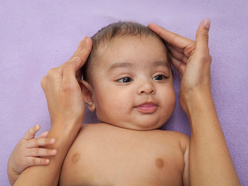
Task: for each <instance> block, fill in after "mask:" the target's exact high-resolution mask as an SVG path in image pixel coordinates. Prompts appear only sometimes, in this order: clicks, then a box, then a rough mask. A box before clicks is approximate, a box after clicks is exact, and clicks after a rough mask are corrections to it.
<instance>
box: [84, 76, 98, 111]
mask: <svg viewBox="0 0 248 186" xmlns="http://www.w3.org/2000/svg"><path fill="white" fill-rule="evenodd" d="M81 83H82V92H83V95H84V102H85V104H86V105H87V107H88V108H89V110H90V111H91V112H93V111H94V110H95V109H96V107H95V104H94V101H93V98H92V92H93V90H92V86H91V85H90V84H89V83H88V82H87V81H84V80H81Z"/></svg>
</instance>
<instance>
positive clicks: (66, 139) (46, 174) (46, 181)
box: [15, 122, 80, 186]
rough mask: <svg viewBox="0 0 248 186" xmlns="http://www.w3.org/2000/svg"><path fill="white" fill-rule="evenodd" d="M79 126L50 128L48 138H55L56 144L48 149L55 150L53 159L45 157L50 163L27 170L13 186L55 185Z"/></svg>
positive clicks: (58, 125) (54, 126) (55, 126)
mask: <svg viewBox="0 0 248 186" xmlns="http://www.w3.org/2000/svg"><path fill="white" fill-rule="evenodd" d="M79 126H80V125H74V124H72V123H70V125H61V123H59V122H56V123H54V124H53V125H52V126H51V129H50V132H49V135H48V137H49V138H55V140H56V143H55V144H54V145H53V146H49V148H54V149H57V154H56V156H54V157H47V158H49V159H50V163H49V165H47V166H34V167H29V168H27V169H26V170H25V171H24V172H23V173H22V174H21V175H20V176H19V178H18V179H17V181H16V183H15V185H26V186H29V185H30V186H34V185H48V186H50V185H57V184H58V180H59V176H60V170H61V166H62V164H63V161H64V158H65V156H66V154H67V152H68V150H69V148H70V146H71V145H72V143H73V141H74V139H75V138H76V136H77V134H78V131H79Z"/></svg>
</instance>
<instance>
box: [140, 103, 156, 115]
mask: <svg viewBox="0 0 248 186" xmlns="http://www.w3.org/2000/svg"><path fill="white" fill-rule="evenodd" d="M135 108H137V109H138V111H140V112H142V113H153V112H155V111H156V110H157V109H158V106H157V105H155V104H152V103H145V104H142V105H139V106H137V107H135Z"/></svg>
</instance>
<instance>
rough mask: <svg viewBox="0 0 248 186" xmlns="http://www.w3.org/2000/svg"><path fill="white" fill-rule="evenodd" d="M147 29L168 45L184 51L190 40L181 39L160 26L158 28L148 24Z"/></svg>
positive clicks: (153, 24) (155, 25)
mask: <svg viewBox="0 0 248 186" xmlns="http://www.w3.org/2000/svg"><path fill="white" fill-rule="evenodd" d="M148 27H149V28H150V29H151V30H153V31H154V32H155V33H157V34H158V35H159V36H160V37H161V38H163V39H164V40H165V41H166V42H167V43H169V44H170V45H172V46H175V47H178V48H181V49H184V48H186V47H187V45H189V44H190V43H191V42H192V40H190V39H188V38H185V37H182V36H180V35H178V34H175V33H173V32H170V31H168V30H166V29H164V28H162V27H160V26H158V25H157V24H155V23H149V24H148Z"/></svg>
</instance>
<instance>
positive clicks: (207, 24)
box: [203, 18, 211, 29]
mask: <svg viewBox="0 0 248 186" xmlns="http://www.w3.org/2000/svg"><path fill="white" fill-rule="evenodd" d="M203 25H204V26H205V27H206V28H207V29H210V25H211V20H210V19H208V18H206V19H204V22H203Z"/></svg>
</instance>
